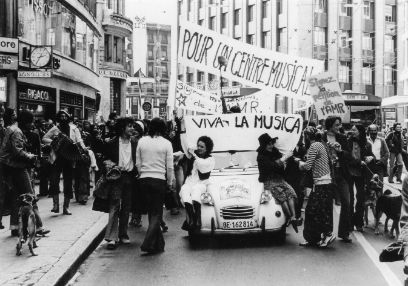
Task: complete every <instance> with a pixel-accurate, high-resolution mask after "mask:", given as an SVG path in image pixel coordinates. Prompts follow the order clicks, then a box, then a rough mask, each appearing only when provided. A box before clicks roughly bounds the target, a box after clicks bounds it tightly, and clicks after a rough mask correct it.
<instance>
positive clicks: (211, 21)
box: [208, 16, 215, 30]
mask: <svg viewBox="0 0 408 286" xmlns="http://www.w3.org/2000/svg"><path fill="white" fill-rule="evenodd" d="M208 28H209V29H210V30H214V29H215V16H213V17H210V21H209V23H208Z"/></svg>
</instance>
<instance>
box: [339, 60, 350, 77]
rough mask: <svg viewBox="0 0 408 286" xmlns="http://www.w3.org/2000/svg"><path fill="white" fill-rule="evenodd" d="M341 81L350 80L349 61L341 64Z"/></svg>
mask: <svg viewBox="0 0 408 286" xmlns="http://www.w3.org/2000/svg"><path fill="white" fill-rule="evenodd" d="M339 82H350V67H349V66H348V65H347V63H340V65H339Z"/></svg>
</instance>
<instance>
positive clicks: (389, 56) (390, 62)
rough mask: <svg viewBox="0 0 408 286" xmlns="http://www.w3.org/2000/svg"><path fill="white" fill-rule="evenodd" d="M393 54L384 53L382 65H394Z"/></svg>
mask: <svg viewBox="0 0 408 286" xmlns="http://www.w3.org/2000/svg"><path fill="white" fill-rule="evenodd" d="M395 56H396V55H395V53H394V52H384V64H385V65H395V64H396V63H397V61H396V58H395Z"/></svg>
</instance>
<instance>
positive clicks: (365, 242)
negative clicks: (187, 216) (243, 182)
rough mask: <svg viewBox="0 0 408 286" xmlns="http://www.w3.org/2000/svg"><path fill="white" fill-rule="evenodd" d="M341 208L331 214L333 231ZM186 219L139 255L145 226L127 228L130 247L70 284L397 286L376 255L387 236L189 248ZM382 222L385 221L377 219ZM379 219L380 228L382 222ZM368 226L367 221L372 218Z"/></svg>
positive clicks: (398, 269) (89, 264)
mask: <svg viewBox="0 0 408 286" xmlns="http://www.w3.org/2000/svg"><path fill="white" fill-rule="evenodd" d="M338 211H339V209H338V208H337V207H336V208H335V215H336V217H335V229H337V220H338V216H337V213H338ZM183 219H184V216H183V215H182V214H180V215H178V216H170V215H169V214H168V213H167V212H166V216H165V220H166V222H167V223H168V225H169V232H168V233H167V234H165V239H166V250H165V252H164V253H162V254H159V255H154V256H143V255H141V252H140V249H139V247H140V245H141V242H142V240H143V237H144V233H145V230H146V226H147V220H146V218H145V219H144V221H143V227H142V228H140V229H136V228H135V227H130V233H129V234H130V238H131V244H130V245H125V246H123V245H122V246H120V247H119V248H118V249H116V250H114V251H111V250H107V249H106V244H105V242H102V244H101V245H100V246H99V247H98V248H97V249H96V250H95V252H94V253H93V254H92V255H91V256H90V257H89V258H88V259H87V260H86V261H85V263H84V264H83V265H82V266H81V268H80V269H79V273H80V274H79V275H78V274H77V276H76V277H77V279H76V281H75V283H74V284H73V285H76V286H81V285H99V286H103V285H117V284H118V283H120V285H251V284H252V285H370V286H374V285H378V286H384V285H403V280H404V278H405V277H404V274H403V272H402V263H401V262H395V263H388V264H385V263H379V261H378V254H379V252H380V251H381V249H382V248H383V247H384V246H385V245H387V244H388V243H390V242H392V239H391V238H389V236H388V235H380V236H376V235H374V232H373V229H372V228H366V229H365V233H364V234H363V235H361V234H360V233H356V232H354V235H353V243H351V244H347V243H343V242H340V241H336V242H334V243H333V245H332V246H331V247H330V248H328V249H314V248H302V247H300V246H299V245H298V243H299V242H301V241H302V235H301V233H302V232H301V229H300V231H299V234H296V233H294V231H293V230H292V229H291V228H290V229H288V234H287V241H286V243H285V244H284V245H278V244H277V243H274V242H273V241H272V240H271V241H267V242H265V241H261V240H260V239H259V237H224V238H215V239H211V240H210V239H203V242H202V243H200V244H199V246H198V247H196V248H191V247H190V245H189V241H188V238H187V236H186V233H185V232H184V231H182V230H181V229H180V225H181V224H182V222H183ZM383 220H384V218H383ZM383 220H382V221H383ZM371 222H372V219H371Z"/></svg>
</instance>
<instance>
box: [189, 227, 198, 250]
mask: <svg viewBox="0 0 408 286" xmlns="http://www.w3.org/2000/svg"><path fill="white" fill-rule="evenodd" d="M198 239H199V237H198V235H197V234H196V233H195V232H194V231H191V230H190V231H189V232H188V240H189V242H190V246H192V247H195V246H197V244H198Z"/></svg>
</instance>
